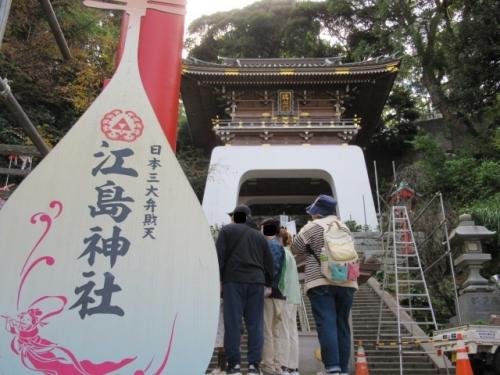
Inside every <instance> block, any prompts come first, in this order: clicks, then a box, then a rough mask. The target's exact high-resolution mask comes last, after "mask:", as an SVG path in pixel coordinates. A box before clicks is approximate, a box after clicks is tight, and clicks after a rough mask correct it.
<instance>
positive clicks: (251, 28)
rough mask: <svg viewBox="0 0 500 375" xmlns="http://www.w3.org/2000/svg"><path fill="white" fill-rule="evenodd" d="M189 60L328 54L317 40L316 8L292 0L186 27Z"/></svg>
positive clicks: (207, 18)
mask: <svg viewBox="0 0 500 375" xmlns="http://www.w3.org/2000/svg"><path fill="white" fill-rule="evenodd" d="M188 31H189V36H188V38H187V41H186V47H187V48H188V50H189V54H190V56H191V57H196V58H199V59H202V60H206V61H216V60H217V57H218V56H227V57H261V58H271V57H321V56H327V55H328V54H330V53H331V52H332V51H331V49H330V47H329V44H328V43H327V42H326V41H325V40H324V39H322V38H321V31H322V25H321V23H320V21H319V20H318V18H317V11H316V9H315V8H314V7H313V6H311V5H310V4H309V3H299V2H297V1H295V0H267V1H266V0H265V1H260V2H256V3H254V4H252V5H249V6H247V7H245V8H243V9H235V10H231V11H228V12H219V13H215V14H213V15H209V16H203V17H201V18H198V19H197V20H195V21H193V23H191V25H189V29H188Z"/></svg>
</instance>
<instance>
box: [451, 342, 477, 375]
mask: <svg viewBox="0 0 500 375" xmlns="http://www.w3.org/2000/svg"><path fill="white" fill-rule="evenodd" d="M455 366H456V371H455V373H456V375H474V373H473V372H472V367H471V365H470V361H469V355H468V354H467V349H465V348H464V347H462V348H458V349H457V362H456V364H455Z"/></svg>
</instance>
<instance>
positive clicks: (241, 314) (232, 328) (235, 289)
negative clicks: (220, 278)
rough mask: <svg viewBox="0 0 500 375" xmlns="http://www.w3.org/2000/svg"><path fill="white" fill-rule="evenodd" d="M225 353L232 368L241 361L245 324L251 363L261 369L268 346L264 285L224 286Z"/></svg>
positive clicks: (228, 284) (234, 284)
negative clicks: (242, 327)
mask: <svg viewBox="0 0 500 375" xmlns="http://www.w3.org/2000/svg"><path fill="white" fill-rule="evenodd" d="M223 292H224V304H223V306H224V350H225V352H226V357H227V362H228V365H229V367H232V366H234V365H237V364H239V363H240V361H241V353H240V341H241V320H242V318H245V325H246V327H247V332H248V363H250V364H254V365H257V366H258V365H259V364H260V361H261V359H262V346H263V345H264V285H262V284H247V283H224V287H223Z"/></svg>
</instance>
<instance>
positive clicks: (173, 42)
mask: <svg viewBox="0 0 500 375" xmlns="http://www.w3.org/2000/svg"><path fill="white" fill-rule="evenodd" d="M127 23H128V16H127V15H124V18H123V21H122V28H121V36H120V45H119V49H118V53H117V59H116V60H117V64H118V63H119V61H120V58H121V55H122V51H123V45H124V40H125V37H126V31H127ZM183 33H184V17H183V16H179V15H176V14H171V13H163V12H159V11H156V10H152V9H148V10H147V12H146V16H145V17H144V18H143V20H142V23H141V35H140V39H139V70H140V73H141V78H142V83H143V84H144V88H145V89H146V93H147V94H148V97H149V101H150V102H151V105H152V106H153V109H154V111H155V113H156V116H157V117H158V121H159V122H160V125H161V127H162V129H163V132H164V133H165V136H166V137H167V140H168V142H169V143H170V146H171V147H172V150H174V152H175V146H176V141H177V118H178V112H179V92H180V85H181V64H182V46H183V45H182V36H183Z"/></svg>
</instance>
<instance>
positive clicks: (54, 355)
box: [0, 201, 177, 375]
mask: <svg viewBox="0 0 500 375" xmlns="http://www.w3.org/2000/svg"><path fill="white" fill-rule="evenodd" d="M49 207H50V209H51V211H53V212H52V213H47V212H39V213H36V214H34V215H32V216H31V220H30V222H31V224H34V225H35V224H39V223H43V224H45V228H44V229H43V231H42V234H41V235H40V237H39V239H38V240H37V241H36V243H35V245H34V246H33V247H32V248H31V250H30V251H29V253H28V256H27V258H26V261H25V262H24V265H23V267H22V270H21V273H20V281H19V285H18V288H17V301H16V307H17V312H18V313H17V316H16V317H10V316H7V315H0V317H1V318H3V319H5V326H4V327H5V330H6V331H7V332H8V333H9V334H12V335H13V336H14V337H13V339H12V341H11V344H10V348H11V350H12V352H13V353H14V354H16V355H17V356H19V359H20V361H21V364H22V365H23V366H24V367H25V368H26V369H28V370H31V371H33V372H38V373H42V374H45V375H106V374H110V373H112V372H115V371H117V370H120V369H124V368H125V367H127V366H128V365H129V364H131V363H133V362H135V361H136V359H137V356H129V357H127V358H124V359H121V360H120V361H118V362H116V361H105V362H101V363H94V362H92V361H90V360H86V359H85V360H80V359H78V357H77V356H76V355H75V354H74V353H73V352H72V351H71V350H70V349H68V348H66V347H64V346H62V345H59V344H56V343H54V342H52V341H50V340H47V339H45V338H43V337H42V335H41V332H40V329H41V328H43V327H45V326H47V325H48V324H49V323H48V322H47V321H48V319H49V318H52V317H56V316H57V315H60V314H63V313H64V310H65V307H66V305H67V303H68V299H67V297H66V296H52V295H45V296H42V297H40V298H38V299H36V300H35V301H33V302H32V303H30V304H29V305H28V306H27V307H26V308H23V309H21V308H20V306H21V303H22V291H23V287H24V285H25V283H26V281H27V280H28V278H29V275H30V274H31V272H32V271H33V270H34V269H35V268H37V267H38V266H40V265H43V264H45V265H46V266H48V267H51V266H53V265H54V264H55V263H56V259H55V258H53V257H51V256H41V257H39V258H36V259H34V260H32V259H31V258H32V257H33V256H34V254H35V253H36V251H37V249H38V248H39V246H40V245H41V244H42V243H43V241H44V240H45V238H46V237H47V235H48V234H49V232H50V231H51V229H52V227H53V223H54V221H55V220H56V219H57V218H59V217H60V216H61V215H62V212H63V204H62V203H61V202H59V201H52V202H51V203H50V205H49ZM176 320H177V317H176V318H175V319H174V321H173V323H172V328H171V332H170V337H169V339H168V344H167V348H166V354H165V355H164V358H163V360H162V363H161V365H160V367H159V368H158V369H157V370H154V371H150V369H151V366H152V363H153V360H154V357H153V359H151V360H150V362H149V364H148V365H147V367H146V368H145V369H144V370H135V371H134V370H132V369H129V371H127V373H130V374H134V375H146V374H148V373H151V374H154V375H160V374H161V373H162V372H163V371H164V369H165V367H166V365H167V363H168V359H169V357H170V353H171V350H172V346H173V339H174V333H175V325H176Z"/></svg>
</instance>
